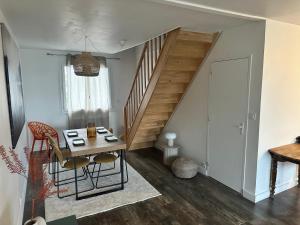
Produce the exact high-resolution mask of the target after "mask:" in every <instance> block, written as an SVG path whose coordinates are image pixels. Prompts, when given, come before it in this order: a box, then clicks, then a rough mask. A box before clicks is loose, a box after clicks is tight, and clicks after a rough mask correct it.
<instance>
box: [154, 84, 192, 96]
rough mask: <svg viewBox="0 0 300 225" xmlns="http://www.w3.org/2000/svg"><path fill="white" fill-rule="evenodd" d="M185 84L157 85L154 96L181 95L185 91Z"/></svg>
mask: <svg viewBox="0 0 300 225" xmlns="http://www.w3.org/2000/svg"><path fill="white" fill-rule="evenodd" d="M186 86H187V85H186V84H168V83H167V84H163V83H161V84H158V85H157V88H156V89H155V91H154V94H167V93H169V94H182V93H184V91H185V89H186Z"/></svg>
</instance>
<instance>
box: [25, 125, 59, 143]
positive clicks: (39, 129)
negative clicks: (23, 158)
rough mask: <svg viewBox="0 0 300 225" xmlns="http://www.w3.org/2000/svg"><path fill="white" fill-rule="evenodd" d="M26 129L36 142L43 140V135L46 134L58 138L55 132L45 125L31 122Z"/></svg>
mask: <svg viewBox="0 0 300 225" xmlns="http://www.w3.org/2000/svg"><path fill="white" fill-rule="evenodd" d="M28 127H29V129H30V130H31V132H32V134H33V136H34V137H35V139H37V140H43V139H44V138H45V134H47V133H48V134H49V135H50V136H52V137H53V136H58V134H57V131H56V130H55V129H54V128H53V127H51V126H49V125H48V124H45V123H41V122H37V121H31V122H29V123H28Z"/></svg>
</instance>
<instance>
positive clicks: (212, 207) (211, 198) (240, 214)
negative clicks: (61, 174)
mask: <svg viewBox="0 0 300 225" xmlns="http://www.w3.org/2000/svg"><path fill="white" fill-rule="evenodd" d="M35 157H36V158H39V157H40V155H39V154H36V155H35ZM128 162H129V163H130V165H131V166H133V167H134V168H135V169H136V170H137V171H138V172H139V173H140V174H141V175H142V176H143V177H144V178H145V179H146V180H148V181H149V182H150V183H151V184H152V185H153V186H154V187H155V188H156V189H157V190H158V191H160V193H161V194H162V196H160V197H157V198H153V199H150V200H147V201H144V202H139V203H136V204H133V205H128V206H123V207H120V208H117V209H114V210H111V211H108V212H104V213H100V214H97V215H93V216H89V217H85V218H81V219H79V220H78V224H79V225H100V224H101V225H108V224H112V225H113V224H128V225H129V224H130V225H135V224H136V225H141V224H170V225H179V224H182V225H192V224H211V225H227V224H228V225H231V224H239V225H250V224H252V225H263V224H276V225H281V224H289V225H299V224H300V189H298V188H293V189H291V190H289V191H285V192H283V193H281V194H279V195H276V198H275V200H273V201H271V200H269V199H267V200H264V201H262V202H260V203H258V204H256V205H255V204H253V203H251V202H249V201H248V200H245V199H243V198H242V197H241V196H240V195H239V194H238V193H236V192H234V191H232V190H231V189H229V188H227V187H226V186H224V185H222V184H220V183H218V182H217V181H215V180H213V179H211V178H208V177H205V176H202V175H197V176H196V177H195V178H193V179H190V180H181V179H177V178H175V177H174V176H173V175H172V173H171V172H170V170H169V169H168V168H167V167H165V166H164V165H163V164H162V162H161V154H160V153H159V152H158V151H157V150H154V149H147V150H139V151H134V152H130V153H128ZM34 189H35V188H34V187H32V185H31V184H30V182H29V183H28V191H27V197H26V205H25V211H24V220H26V219H27V218H28V216H30V207H31V206H30V196H31V195H32V194H33V193H34ZM37 214H38V215H42V216H43V215H44V204H43V202H40V203H38V210H37Z"/></svg>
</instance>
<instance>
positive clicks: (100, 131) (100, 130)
mask: <svg viewBox="0 0 300 225" xmlns="http://www.w3.org/2000/svg"><path fill="white" fill-rule="evenodd" d="M97 133H98V134H106V133H107V130H106V129H105V128H104V127H103V128H102V127H101V128H97Z"/></svg>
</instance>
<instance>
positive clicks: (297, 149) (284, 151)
mask: <svg viewBox="0 0 300 225" xmlns="http://www.w3.org/2000/svg"><path fill="white" fill-rule="evenodd" d="M269 153H270V154H271V157H272V163H271V182H270V197H271V198H274V194H275V185H276V176H277V164H278V162H291V163H295V164H298V187H300V144H289V145H284V146H280V147H277V148H272V149H270V150H269Z"/></svg>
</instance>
